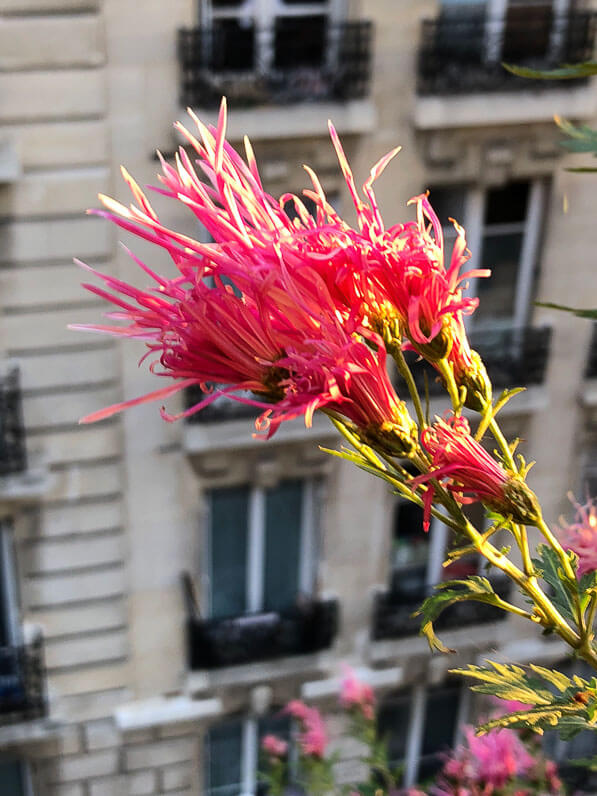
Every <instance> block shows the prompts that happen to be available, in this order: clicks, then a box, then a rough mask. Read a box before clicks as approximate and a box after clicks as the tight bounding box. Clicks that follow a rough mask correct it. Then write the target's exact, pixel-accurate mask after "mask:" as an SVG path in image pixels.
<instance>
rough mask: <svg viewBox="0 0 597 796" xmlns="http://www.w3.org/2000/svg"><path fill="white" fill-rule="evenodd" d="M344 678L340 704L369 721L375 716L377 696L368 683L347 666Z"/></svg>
mask: <svg viewBox="0 0 597 796" xmlns="http://www.w3.org/2000/svg"><path fill="white" fill-rule="evenodd" d="M344 669H345V673H344V678H343V680H342V684H341V686H340V704H341V705H342V707H343V708H347V709H349V710H351V709H356V710H358V711H360V712H361V713H362V715H363V716H364V718H365V719H367V721H372V720H373V718H374V716H375V711H374V707H375V694H374V693H373V689H372V688H371V686H370V685H369V684H368V683H364V682H363V681H362V680H359V679H358V677H357V676H356V674H355V673H354V671H353V669H351V668H350V666H345V667H344Z"/></svg>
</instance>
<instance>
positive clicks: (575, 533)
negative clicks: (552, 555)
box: [558, 499, 597, 578]
mask: <svg viewBox="0 0 597 796" xmlns="http://www.w3.org/2000/svg"><path fill="white" fill-rule="evenodd" d="M572 504H573V505H574V507H575V508H576V514H575V516H574V522H572V523H569V524H563V525H562V526H561V527H560V528H559V529H558V537H559V539H560V541H561V543H562V546H563V547H564V549H565V550H572V551H573V552H574V553H576V555H577V556H578V570H577V573H576V574H577V576H578V577H579V578H581V577H582V576H583V575H584V574H585V573H586V572H594V571H595V570H597V506H596V505H595V501H594V500H589V501H587V502H586V503H585V504H584V505H580V504H579V503H576V502H575V501H574V500H573V499H572Z"/></svg>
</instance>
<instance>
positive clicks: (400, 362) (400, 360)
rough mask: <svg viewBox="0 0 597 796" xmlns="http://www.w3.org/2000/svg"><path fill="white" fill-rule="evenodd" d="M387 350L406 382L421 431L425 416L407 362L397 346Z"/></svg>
mask: <svg viewBox="0 0 597 796" xmlns="http://www.w3.org/2000/svg"><path fill="white" fill-rule="evenodd" d="M388 348H389V352H390V354H391V355H392V358H393V359H394V362H395V363H396V367H397V368H398V372H399V373H400V375H401V376H402V378H403V379H404V381H405V382H406V386H407V387H408V392H409V393H410V397H411V399H412V402H413V405H414V407H415V412H416V413H417V421H418V423H419V430H420V431H422V430H423V429H424V428H425V426H426V425H427V423H426V422H425V415H424V413H423V405H422V403H421V397H420V396H419V391H418V390H417V385H416V384H415V380H414V378H413V374H412V372H411V369H410V368H409V366H408V362H407V361H406V359H405V358H404V354H403V353H402V348H401V346H400V345H399V344H396V343H392V344H390V345H389V346H388Z"/></svg>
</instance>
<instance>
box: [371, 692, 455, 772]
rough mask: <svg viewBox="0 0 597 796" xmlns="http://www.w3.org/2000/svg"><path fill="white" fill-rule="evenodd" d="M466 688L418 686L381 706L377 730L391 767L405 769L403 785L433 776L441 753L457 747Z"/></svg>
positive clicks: (400, 693) (440, 761)
mask: <svg viewBox="0 0 597 796" xmlns="http://www.w3.org/2000/svg"><path fill="white" fill-rule="evenodd" d="M464 696H465V690H464V689H463V688H462V687H461V685H460V684H456V683H452V682H447V683H446V684H445V685H441V686H434V687H427V686H425V685H416V686H414V688H410V689H409V690H408V691H402V692H399V693H397V694H395V695H394V696H392V697H389V698H388V699H386V700H385V701H384V702H383V703H382V704H381V705H380V708H379V714H378V731H379V735H380V737H381V738H383V739H384V740H385V741H386V743H387V746H388V759H389V763H390V767H391V768H392V769H396V768H399V769H401V770H402V771H403V783H402V784H403V785H404V786H405V787H410V786H412V785H413V784H414V783H415V782H424V781H425V779H428V778H430V777H432V776H433V775H434V774H435V773H436V772H437V771H438V770H439V769H440V768H441V765H442V757H441V755H442V753H443V752H445V751H447V750H448V749H450V748H451V747H453V746H454V744H455V742H456V740H457V739H456V732H457V727H458V725H459V724H460V723H461V722H462V721H463V718H464V710H465V701H464Z"/></svg>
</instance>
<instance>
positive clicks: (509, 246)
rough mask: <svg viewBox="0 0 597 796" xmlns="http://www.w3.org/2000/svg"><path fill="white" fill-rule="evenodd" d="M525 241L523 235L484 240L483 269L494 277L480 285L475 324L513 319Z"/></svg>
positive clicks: (482, 281)
mask: <svg viewBox="0 0 597 796" xmlns="http://www.w3.org/2000/svg"><path fill="white" fill-rule="evenodd" d="M522 240H523V234H522V232H512V233H509V234H503V235H499V234H493V235H492V234H488V235H485V236H484V238H483V247H482V250H481V267H482V268H490V269H491V276H490V277H489V278H488V279H479V281H478V282H477V291H478V296H479V307H478V309H477V311H476V313H475V321H476V322H480V321H484V322H487V321H493V320H500V319H501V320H504V319H508V318H512V316H513V315H514V302H515V299H516V287H517V281H518V268H519V265H520V254H521V251H522Z"/></svg>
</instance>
